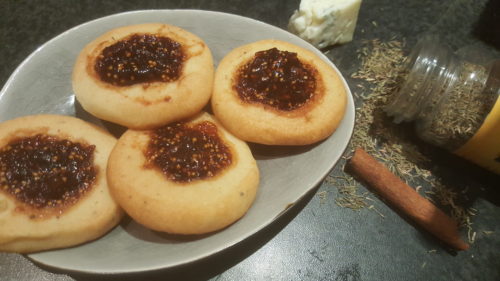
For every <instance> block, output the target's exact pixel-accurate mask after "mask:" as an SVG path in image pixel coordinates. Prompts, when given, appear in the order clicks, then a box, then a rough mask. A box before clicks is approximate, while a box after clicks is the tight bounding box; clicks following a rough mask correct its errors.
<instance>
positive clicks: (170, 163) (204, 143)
mask: <svg viewBox="0 0 500 281" xmlns="http://www.w3.org/2000/svg"><path fill="white" fill-rule="evenodd" d="M107 173H108V180H109V183H110V189H111V193H112V195H113V197H114V198H115V199H116V200H117V202H118V203H119V204H120V205H121V206H122V207H123V209H124V210H125V212H126V213H128V214H129V215H130V216H131V217H132V218H133V219H134V220H135V221H137V222H138V223H140V224H142V225H144V226H145V227H147V228H150V229H153V230H157V231H162V232H167V233H172V234H203V233H208V232H213V231H216V230H220V229H222V228H225V227H226V226H228V225H230V224H232V223H233V222H235V221H237V220H238V219H239V218H241V217H242V216H243V215H244V214H245V213H246V212H247V210H248V209H249V208H250V206H251V204H252V202H253V201H254V198H255V195H256V192H257V188H258V184H259V170H258V168H257V164H256V161H255V159H254V158H253V156H252V153H251V151H250V149H249V147H248V145H247V144H246V143H245V142H243V141H241V140H239V139H237V138H235V137H234V136H233V135H231V134H230V133H228V132H227V131H226V130H225V129H224V128H223V127H222V126H221V125H220V124H219V122H218V121H217V120H215V119H214V118H213V117H212V116H211V115H209V114H208V113H200V114H199V115H197V116H195V117H193V118H191V119H189V120H183V121H180V122H174V123H170V124H168V125H166V126H163V127H159V128H156V129H153V130H141V131H140V130H131V129H129V130H127V131H126V132H125V133H124V134H123V135H122V136H121V137H120V139H119V140H118V143H117V145H116V146H115V148H114V149H113V151H112V153H111V156H110V159H109V165H108V171H107Z"/></svg>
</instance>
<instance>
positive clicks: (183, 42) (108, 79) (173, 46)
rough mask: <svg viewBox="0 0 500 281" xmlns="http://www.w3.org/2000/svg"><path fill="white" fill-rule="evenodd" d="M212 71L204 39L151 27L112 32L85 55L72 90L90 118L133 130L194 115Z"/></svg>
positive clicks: (208, 90) (77, 66)
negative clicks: (91, 116)
mask: <svg viewBox="0 0 500 281" xmlns="http://www.w3.org/2000/svg"><path fill="white" fill-rule="evenodd" d="M213 72H214V66H213V61H212V55H211V52H210V50H209V48H208V46H207V45H206V44H205V43H204V42H203V40H202V39H200V38H199V37H197V36H196V35H194V34H192V33H189V32H188V31H186V30H183V29H181V28H179V27H175V26H172V25H167V24H159V23H149V24H139V25H131V26H125V27H120V28H117V29H113V30H111V31H109V32H107V33H105V34H103V35H102V36H100V37H98V38H97V39H95V40H94V41H92V42H91V43H89V44H88V45H87V46H85V48H84V49H83V50H82V51H81V53H80V55H79V56H78V59H77V61H76V64H75V67H74V70H73V78H72V79H73V90H74V91H75V95H76V98H77V99H78V101H79V102H80V104H81V105H82V107H83V108H84V109H85V110H87V111H88V112H90V113H91V114H93V115H95V116H97V117H99V118H101V119H104V120H107V121H111V122H114V123H117V124H120V125H123V126H126V127H129V128H136V129H145V128H153V127H156V126H160V125H163V124H167V123H169V122H172V121H176V120H180V119H183V118H186V117H189V116H192V115H195V114H196V113H198V112H199V111H201V109H202V108H203V107H204V106H205V105H206V104H207V103H208V101H209V99H210V95H211V93H212V85H213V75H214V73H213Z"/></svg>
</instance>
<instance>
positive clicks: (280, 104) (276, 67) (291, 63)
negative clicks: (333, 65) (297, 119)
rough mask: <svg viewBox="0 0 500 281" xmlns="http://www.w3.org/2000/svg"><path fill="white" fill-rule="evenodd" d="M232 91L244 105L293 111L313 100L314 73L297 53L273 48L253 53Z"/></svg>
mask: <svg viewBox="0 0 500 281" xmlns="http://www.w3.org/2000/svg"><path fill="white" fill-rule="evenodd" d="M234 88H235V90H236V92H237V93H238V95H239V97H240V98H241V99H242V100H243V101H245V102H248V103H262V104H265V105H268V106H272V107H274V108H276V109H279V110H283V111H292V110H295V109H297V108H300V107H302V106H303V105H304V104H305V103H307V101H309V100H310V99H311V98H312V97H313V95H314V92H315V90H316V78H315V70H314V69H313V68H311V67H310V66H308V65H306V64H303V63H302V62H301V61H300V60H299V58H298V57H297V54H296V53H292V52H288V51H280V50H278V49H277V48H272V49H269V50H265V51H260V52H257V53H255V56H254V58H253V59H252V60H251V61H250V62H248V63H247V64H245V65H243V66H242V67H240V69H238V73H237V75H236V83H235V85H234Z"/></svg>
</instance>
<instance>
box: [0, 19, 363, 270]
mask: <svg viewBox="0 0 500 281" xmlns="http://www.w3.org/2000/svg"><path fill="white" fill-rule="evenodd" d="M144 22H164V23H169V24H173V25H177V26H179V27H182V28H184V29H186V30H188V31H191V32H192V33H195V34H197V35H198V36H200V37H201V38H202V39H204V40H205V42H206V43H207V44H208V46H209V47H210V49H211V50H212V52H213V56H214V59H215V61H216V62H218V61H219V60H220V59H221V58H222V57H223V56H224V55H225V54H227V53H228V52H229V51H230V50H232V49H233V48H235V47H237V46H240V45H242V44H246V43H250V42H253V41H257V40H261V39H270V38H274V39H280V40H284V41H288V42H291V43H294V44H296V45H299V46H302V47H304V48H307V49H310V50H312V51H313V52H315V53H316V54H318V55H319V56H320V57H321V58H322V59H324V60H325V61H327V62H328V63H330V64H331V66H332V67H333V68H334V69H335V70H336V71H338V70H337V68H336V67H335V65H333V64H332V63H331V62H330V61H329V60H328V58H327V57H325V56H324V55H323V54H322V53H321V52H320V51H318V50H317V49H316V48H314V47H313V46H311V45H310V44H308V43H307V42H305V41H303V40H302V39H300V38H298V37H296V36H294V35H292V34H290V33H288V32H286V31H284V30H282V29H279V28H276V27H274V26H271V25H268V24H265V23H262V22H259V21H256V20H253V19H249V18H244V17H241V16H236V15H230V14H224V13H218V12H208V11H197V10H151V11H135V12H129V13H122V14H117V15H112V16H108V17H105V18H101V19H97V20H94V21H91V22H88V23H85V24H82V25H80V26H77V27H75V28H72V29H70V30H68V31H66V32H64V33H62V34H60V35H59V36H57V37H55V38H54V39H52V40H50V41H49V42H47V43H46V44H44V45H43V46H41V47H40V48H38V49H37V50H36V51H35V52H33V54H31V55H30V56H29V57H28V58H27V59H26V60H25V61H24V62H23V63H22V64H21V65H20V66H19V67H18V68H17V69H16V71H15V72H14V73H13V74H12V76H11V77H10V79H9V80H8V81H7V83H6V85H5V86H4V88H3V89H2V91H1V92H0V121H5V120H8V119H12V118H15V117H19V116H23V115H29V114H37V113H56V114H66V115H76V116H78V117H80V118H83V119H86V120H88V121H90V122H94V123H97V124H100V125H104V124H103V123H102V122H101V121H100V120H98V119H96V118H93V117H92V116H90V115H88V114H85V112H82V111H81V109H79V107H78V106H77V105H76V104H75V98H74V95H73V91H72V89H71V72H72V68H73V64H74V62H75V59H76V57H77V55H78V53H79V52H80V50H81V49H82V48H83V47H84V46H85V44H87V43H88V42H90V41H92V40H93V39H94V38H96V37H98V36H99V35H100V34H102V33H104V32H105V31H107V30H109V29H112V28H115V27H119V26H123V25H130V24H137V23H144ZM339 73H340V72H339ZM344 84H345V87H346V88H347V90H348V106H347V112H346V115H345V117H344V119H343V120H342V123H341V124H340V127H339V128H338V129H337V131H336V132H335V133H334V134H333V135H332V136H331V137H330V138H328V139H327V140H325V141H323V142H321V143H319V144H316V145H313V146H307V147H266V146H252V150H253V152H254V154H255V157H256V158H257V162H258V166H259V169H260V171H261V184H260V189H259V192H258V194H257V198H256V200H255V203H254V204H253V206H252V207H251V208H250V210H249V211H248V213H247V214H246V215H245V216H244V217H243V218H242V219H241V220H239V221H237V222H236V223H235V224H233V225H231V226H230V227H228V228H226V229H224V230H222V231H220V232H217V233H214V234H211V235H207V236H202V237H190V238H188V239H186V238H182V239H180V238H178V237H173V236H169V235H166V234H162V233H158V232H154V231H151V230H148V229H146V228H144V227H142V226H140V225H138V224H136V223H135V222H133V221H130V220H129V221H127V220H125V221H124V222H123V223H122V224H120V225H119V226H118V227H116V228H115V229H114V230H113V231H111V232H110V233H108V234H107V235H105V236H104V237H102V238H101V239H99V240H96V241H94V242H91V243H87V244H84V245H81V246H78V247H74V248H69V249H63V250H55V251H47V252H43V253H37V254H32V255H29V257H30V258H31V259H33V260H35V261H37V262H39V263H41V264H45V265H47V266H51V267H56V268H60V269H66V270H74V271H82V272H92V273H125V272H139V271H147V270H153V269H160V268H167V267H172V266H176V265H180V264H184V263H187V262H191V261H195V260H197V259H200V258H203V257H206V256H209V255H211V254H214V253H216V252H219V251H221V250H223V249H225V248H227V247H229V246H231V245H234V244H235V243H238V242H240V241H242V240H243V239H245V238H247V237H249V236H250V235H251V234H253V233H255V232H257V231H258V230H260V229H262V228H263V227H265V226H266V225H268V224H270V223H271V222H273V220H274V219H275V218H276V217H278V216H279V215H280V214H281V213H282V212H283V211H285V210H286V209H287V207H289V206H290V204H294V203H295V202H297V201H298V200H299V199H300V198H301V197H303V196H304V195H305V194H306V193H307V192H308V191H309V190H311V189H313V188H314V187H315V186H316V185H317V184H319V183H320V182H321V180H322V179H323V178H324V177H325V176H326V175H327V174H328V172H329V171H330V169H332V168H333V166H334V165H335V163H336V162H337V161H338V160H339V158H340V157H341V155H342V153H343V151H344V150H345V148H346V147H347V144H348V142H349V139H350V137H351V134H352V130H353V127H354V102H353V99H352V96H351V93H350V91H349V87H348V85H347V83H346V82H345V80H344Z"/></svg>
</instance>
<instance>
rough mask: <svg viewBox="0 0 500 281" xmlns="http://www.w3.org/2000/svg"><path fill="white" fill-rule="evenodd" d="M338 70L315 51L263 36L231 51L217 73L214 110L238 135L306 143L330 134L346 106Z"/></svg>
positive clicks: (270, 141) (267, 141)
mask: <svg viewBox="0 0 500 281" xmlns="http://www.w3.org/2000/svg"><path fill="white" fill-rule="evenodd" d="M346 103H347V98H346V88H345V85H344V83H343V81H342V79H341V78H340V75H339V74H338V72H337V71H336V70H335V69H334V68H333V67H332V66H331V65H329V64H328V63H326V62H325V61H323V60H322V59H321V58H320V57H318V56H317V55H316V54H314V53H313V52H311V51H309V50H306V49H304V48H301V47H298V46H296V45H293V44H290V43H287V42H284V41H278V40H263V41H257V42H254V43H251V44H248V45H244V46H241V47H238V48H236V49H234V50H232V51H231V52H230V53H228V54H227V55H226V56H225V57H224V58H223V59H222V61H221V62H220V64H219V66H218V67H217V70H216V73H215V80H214V92H213V94H212V101H211V104H212V109H213V112H214V114H215V116H216V117H217V119H218V120H220V122H221V123H222V124H223V125H224V127H225V128H226V129H227V130H228V131H230V132H231V133H233V134H234V135H235V136H236V137H238V138H240V139H242V140H245V141H249V142H255V143H260V144H267V145H306V144H312V143H315V142H318V141H320V140H323V139H325V138H327V137H328V136H330V135H331V134H332V133H333V132H334V131H335V129H336V128H337V127H338V125H339V123H340V121H341V120H342V118H343V116H344V112H345V108H346Z"/></svg>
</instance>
